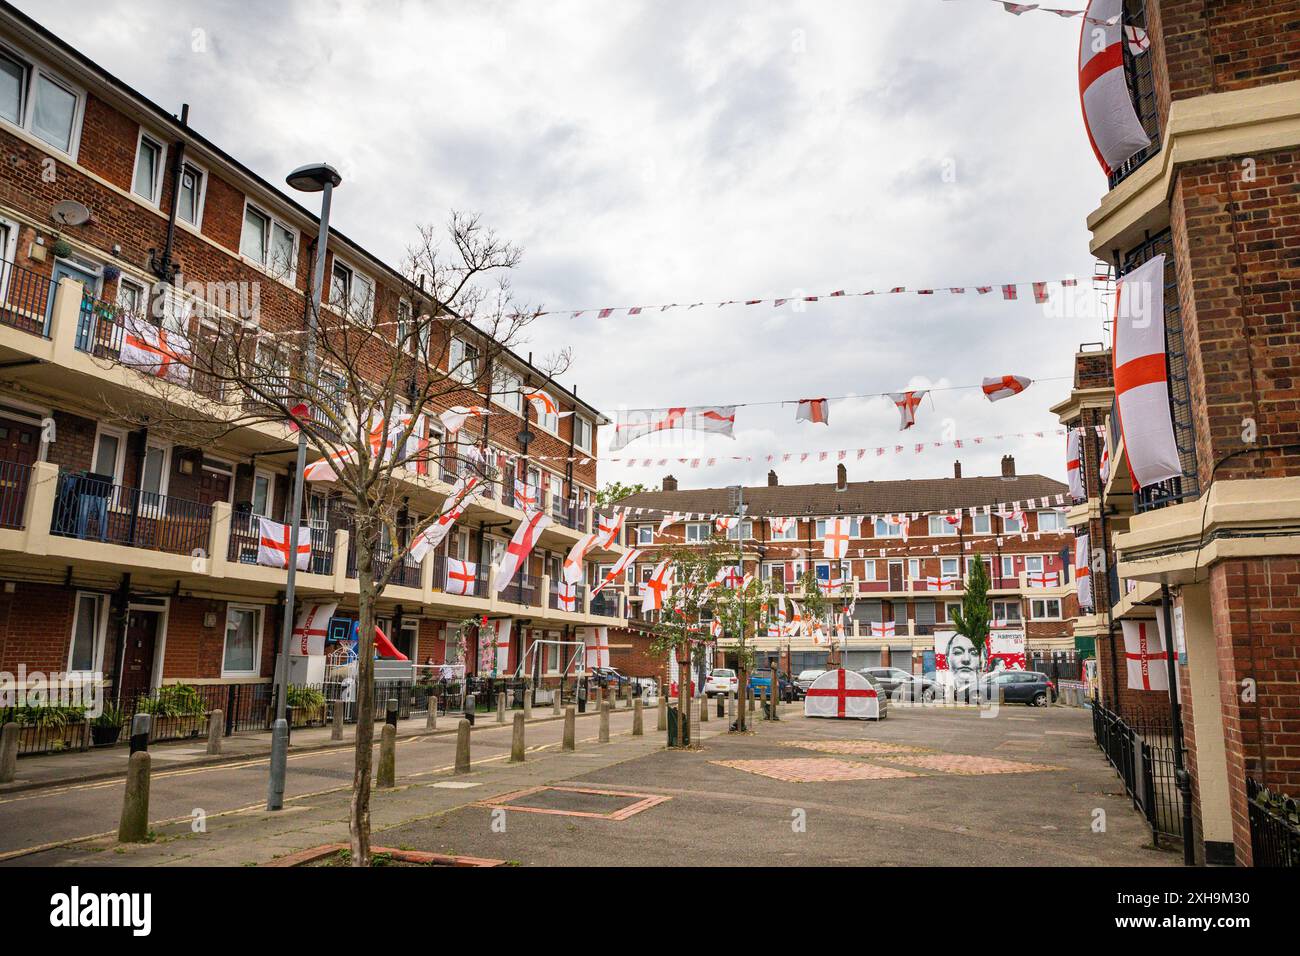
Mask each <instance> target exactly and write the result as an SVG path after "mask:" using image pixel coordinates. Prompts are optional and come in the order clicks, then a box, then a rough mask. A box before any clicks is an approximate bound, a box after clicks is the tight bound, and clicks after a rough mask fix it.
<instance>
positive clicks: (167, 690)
mask: <svg viewBox="0 0 1300 956" xmlns="http://www.w3.org/2000/svg"><path fill="white" fill-rule="evenodd" d="M135 709H136V713H139V714H149V715H150V716H152V717H153V727H152V728H151V729H150V731H149V739H150V740H166V739H169V738H170V739H176V738H180V737H193V736H196V735H197V734H198V733H199V732H200V731H201V730H202V729H203V716H204V714H205V713H206V708H205V707H204V705H203V698H202V696H200V694H199V692H198V690H197V688H194V687H191V686H190V685H189V684H168V685H166V686H165V687H160V688H158V692H157V694H156V695H154V696H153V697H141V698H140V700H139V701H138V702H137V703H136V708H135Z"/></svg>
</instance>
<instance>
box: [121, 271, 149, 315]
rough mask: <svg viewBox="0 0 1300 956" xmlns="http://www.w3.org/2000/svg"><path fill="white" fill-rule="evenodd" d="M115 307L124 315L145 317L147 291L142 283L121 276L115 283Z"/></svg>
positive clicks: (146, 311) (147, 304)
mask: <svg viewBox="0 0 1300 956" xmlns="http://www.w3.org/2000/svg"><path fill="white" fill-rule="evenodd" d="M117 307H118V308H119V309H121V310H122V312H123V313H124V314H126V315H131V316H136V317H141V318H143V317H145V316H147V315H148V312H149V290H148V289H147V288H145V286H144V284H143V283H140V282H136V281H135V280H134V279H128V278H127V277H126V276H122V278H121V279H119V280H118V282H117Z"/></svg>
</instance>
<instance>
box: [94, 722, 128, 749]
mask: <svg viewBox="0 0 1300 956" xmlns="http://www.w3.org/2000/svg"><path fill="white" fill-rule="evenodd" d="M121 736H122V728H121V727H96V726H95V725H94V724H91V725H90V740H91V743H93V744H94V745H95V746H96V747H107V746H109V745H110V744H115V743H117V738H119V737H121Z"/></svg>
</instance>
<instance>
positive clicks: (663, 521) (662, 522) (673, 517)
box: [655, 511, 684, 534]
mask: <svg viewBox="0 0 1300 956" xmlns="http://www.w3.org/2000/svg"><path fill="white" fill-rule="evenodd" d="M683 517H684V516H683V515H682V514H681V513H680V512H677V511H674V512H673V513H672V514H666V515H664V516H663V517H662V518H660V519H659V530H658V531H656V532H655V534H663V533H664V532H665V531H667V530H668V529H669V528H670V527H672V526H673V525H675V524H676V523H677V522H679V521H681V520H682V518H683Z"/></svg>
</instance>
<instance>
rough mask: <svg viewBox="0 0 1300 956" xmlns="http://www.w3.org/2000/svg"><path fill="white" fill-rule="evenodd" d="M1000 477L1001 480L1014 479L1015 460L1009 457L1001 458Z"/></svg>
mask: <svg viewBox="0 0 1300 956" xmlns="http://www.w3.org/2000/svg"><path fill="white" fill-rule="evenodd" d="M1002 477H1003V478H1014V477H1016V460H1015V459H1014V458H1013V457H1011V456H1010V455H1003V456H1002Z"/></svg>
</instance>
